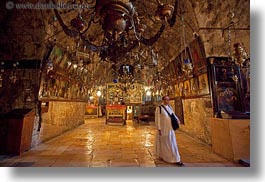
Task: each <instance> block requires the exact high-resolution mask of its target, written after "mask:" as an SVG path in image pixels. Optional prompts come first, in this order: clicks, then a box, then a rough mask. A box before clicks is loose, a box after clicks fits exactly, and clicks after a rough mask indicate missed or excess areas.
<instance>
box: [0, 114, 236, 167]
mask: <svg viewBox="0 0 265 182" xmlns="http://www.w3.org/2000/svg"><path fill="white" fill-rule="evenodd" d="M155 134H156V131H155V126H154V122H149V123H146V122H140V123H137V122H133V121H127V124H126V125H108V124H107V125H106V124H105V119H104V118H96V119H86V120H85V124H83V125H81V126H79V127H77V128H76V129H74V130H71V131H68V132H66V133H64V134H63V135H60V136H58V137H56V138H53V139H52V140H49V141H48V142H46V143H43V144H41V145H39V146H38V147H36V148H33V149H31V150H29V151H27V152H24V153H22V154H21V155H20V156H0V166H5V167H177V166H175V165H174V164H168V163H166V162H164V161H161V160H159V159H157V157H156V156H155V155H154V141H155ZM176 138H177V142H178V147H179V151H180V155H181V158H182V162H183V163H184V164H185V166H184V167H241V165H239V164H236V163H233V162H230V161H228V160H226V159H224V158H222V157H221V156H219V155H217V154H215V153H214V152H213V151H212V149H211V147H210V146H208V145H206V144H204V143H202V142H200V141H198V140H195V139H193V138H192V137H190V136H189V135H187V134H186V133H184V132H181V131H176Z"/></svg>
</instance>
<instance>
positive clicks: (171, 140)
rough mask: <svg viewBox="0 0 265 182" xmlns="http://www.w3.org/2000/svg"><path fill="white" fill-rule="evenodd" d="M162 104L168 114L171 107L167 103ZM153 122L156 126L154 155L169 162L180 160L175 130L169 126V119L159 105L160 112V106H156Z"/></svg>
mask: <svg viewBox="0 0 265 182" xmlns="http://www.w3.org/2000/svg"><path fill="white" fill-rule="evenodd" d="M164 106H165V108H166V109H167V111H168V112H169V113H170V114H171V113H173V111H172V108H171V107H169V106H168V105H167V106H166V105H164ZM155 123H156V128H157V134H156V145H155V153H156V156H157V157H160V158H162V159H163V160H164V161H166V162H169V163H176V162H180V155H179V151H178V145H177V141H176V136H175V132H174V130H173V129H172V126H171V119H170V117H169V115H168V114H167V112H166V111H165V110H164V108H163V107H161V113H160V108H159V107H157V108H156V111H155ZM158 130H161V135H159V132H158Z"/></svg>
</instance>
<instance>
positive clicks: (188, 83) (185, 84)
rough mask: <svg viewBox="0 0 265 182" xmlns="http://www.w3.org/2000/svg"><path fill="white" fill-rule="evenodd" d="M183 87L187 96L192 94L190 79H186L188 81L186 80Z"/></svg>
mask: <svg viewBox="0 0 265 182" xmlns="http://www.w3.org/2000/svg"><path fill="white" fill-rule="evenodd" d="M183 89H184V90H183V93H184V96H185V97H187V96H190V95H191V89H190V80H186V81H185V82H184V85H183Z"/></svg>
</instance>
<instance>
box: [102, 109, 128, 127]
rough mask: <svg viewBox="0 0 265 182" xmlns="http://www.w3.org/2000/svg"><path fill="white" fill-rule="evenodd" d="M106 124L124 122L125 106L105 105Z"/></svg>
mask: <svg viewBox="0 0 265 182" xmlns="http://www.w3.org/2000/svg"><path fill="white" fill-rule="evenodd" d="M106 124H122V125H125V124H126V106H125V105H107V106H106Z"/></svg>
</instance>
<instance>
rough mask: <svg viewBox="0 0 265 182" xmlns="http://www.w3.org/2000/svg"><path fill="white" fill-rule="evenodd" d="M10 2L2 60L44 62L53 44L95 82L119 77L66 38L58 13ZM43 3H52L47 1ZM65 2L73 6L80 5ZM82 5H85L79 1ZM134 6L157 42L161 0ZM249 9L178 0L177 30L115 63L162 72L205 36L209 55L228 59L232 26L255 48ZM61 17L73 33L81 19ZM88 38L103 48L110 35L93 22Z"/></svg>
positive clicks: (137, 1) (0, 18)
mask: <svg viewBox="0 0 265 182" xmlns="http://www.w3.org/2000/svg"><path fill="white" fill-rule="evenodd" d="M101 1H102V0H101ZM6 2H9V1H4V2H2V1H1V7H2V10H3V11H2V10H1V11H2V12H3V13H2V15H0V23H1V32H0V37H1V41H0V47H1V48H0V56H1V59H2V60H14V59H32V58H35V59H36V58H38V59H42V57H43V55H44V54H45V51H46V46H47V45H48V44H50V43H51V42H53V43H55V44H57V45H58V46H60V47H61V48H62V49H63V50H65V51H68V52H69V53H70V54H71V55H72V58H71V59H72V61H73V62H75V61H76V62H78V61H80V59H82V61H83V63H85V64H84V66H86V68H87V69H88V70H89V71H93V72H94V77H95V78H99V77H102V76H103V77H104V79H105V81H109V80H106V78H107V79H110V80H112V79H113V77H112V75H111V73H110V72H108V70H110V69H111V67H112V66H113V62H111V61H104V60H102V59H101V57H100V53H99V52H97V51H91V50H89V48H87V47H84V43H83V42H82V41H81V40H80V38H78V37H70V36H68V35H66V33H65V32H64V31H63V28H62V26H61V25H60V23H59V21H58V18H57V17H56V16H55V12H54V11H53V10H52V9H38V10H36V9H23V10H22V9H16V8H11V9H10V8H7V4H6ZM23 2H25V3H26V2H28V3H29V1H20V3H23ZM40 2H42V3H46V1H40ZM60 2H61V3H65V4H67V3H73V2H75V1H67V0H62V1H60ZM78 2H80V1H76V3H78ZM81 2H83V3H87V4H90V5H91V7H92V5H93V1H92V0H90V1H81ZM103 2H104V1H103ZM161 2H163V1H162V0H161ZM174 2H175V1H174V0H168V1H165V2H164V3H171V4H172V5H174ZM30 3H32V4H36V3H37V1H36V0H32V1H30ZM131 3H132V4H133V6H134V7H135V10H136V11H137V13H138V17H139V20H140V21H141V23H142V24H143V25H144V31H143V33H142V36H143V37H144V38H147V39H148V38H151V37H152V36H154V35H155V34H156V32H157V31H158V30H159V28H160V27H161V25H162V22H161V21H160V20H157V18H156V17H155V11H156V9H157V6H158V1H157V0H148V1H142V0H131ZM249 11H250V4H249V0H232V1H228V0H226V1H221V0H215V1H211V0H198V1H197V0H178V1H177V14H176V22H175V24H174V25H173V26H172V27H170V26H169V25H168V24H166V26H165V29H164V31H163V33H162V35H161V36H160V38H159V39H158V40H157V41H156V42H155V43H154V44H153V45H150V46H146V45H144V44H142V43H139V45H137V46H136V47H135V48H134V49H132V50H131V51H130V52H127V53H126V54H123V55H121V56H117V57H115V61H114V62H115V63H114V64H117V65H121V64H132V65H133V66H137V65H139V64H140V65H142V66H144V67H146V68H150V69H151V68H153V67H156V69H157V70H161V69H163V67H165V66H166V65H167V64H168V63H169V62H170V61H171V60H173V59H174V58H175V57H176V56H177V55H178V54H179V53H180V52H181V51H182V50H183V49H184V47H185V46H186V45H187V44H188V43H189V42H191V41H192V40H193V39H194V37H195V36H197V35H199V36H201V37H202V38H203V41H204V42H203V43H204V46H205V48H206V55H227V43H228V42H227V30H228V28H229V27H232V28H233V32H232V38H233V40H234V41H238V40H240V39H241V40H243V41H244V43H245V45H246V47H247V49H248V50H249V29H250V20H249V19H250V18H249V15H250V12H249ZM59 14H60V16H61V18H62V20H63V21H64V23H65V25H66V26H67V27H68V28H69V29H73V27H71V20H72V19H74V18H75V17H77V14H78V10H64V9H61V10H59ZM82 17H83V18H84V19H86V20H88V19H89V18H90V17H91V10H88V11H83V12H82ZM84 36H85V37H86V39H87V40H89V41H90V42H91V43H92V44H93V45H101V44H102V42H103V37H104V30H103V29H102V25H101V24H99V23H93V22H92V23H91V25H90V27H89V29H88V31H87V32H86V33H85V34H84ZM77 51H78V52H80V53H84V54H83V56H80V57H79V56H77V54H76V52H77ZM136 57H137V58H136ZM154 59H155V61H154ZM112 61H113V60H112ZM103 73H104V74H103Z"/></svg>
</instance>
